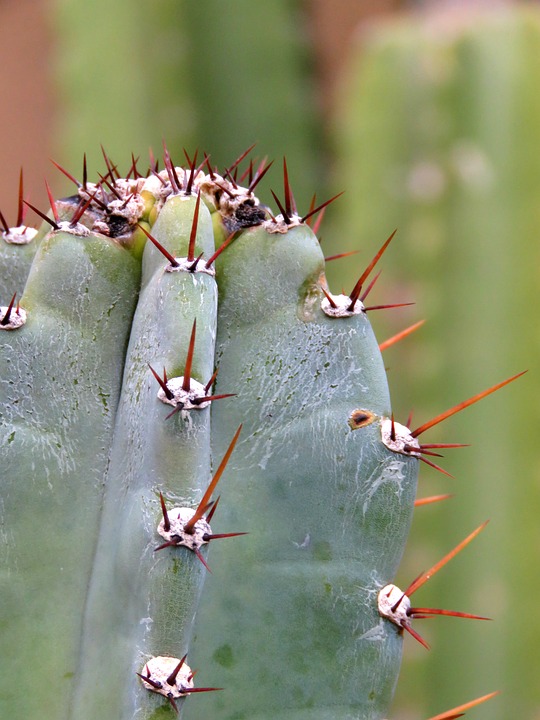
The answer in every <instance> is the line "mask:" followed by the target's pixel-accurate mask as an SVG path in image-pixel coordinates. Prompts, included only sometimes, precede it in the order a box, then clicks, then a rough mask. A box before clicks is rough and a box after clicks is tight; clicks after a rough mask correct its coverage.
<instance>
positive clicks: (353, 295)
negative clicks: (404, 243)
mask: <svg viewBox="0 0 540 720" xmlns="http://www.w3.org/2000/svg"><path fill="white" fill-rule="evenodd" d="M396 233H397V229H396V230H394V232H393V233H392V234H391V235H390V237H389V238H388V239H387V240H386V242H385V243H384V245H383V246H382V247H381V249H380V250H379V252H378V253H377V254H376V255H375V257H374V258H373V260H372V261H371V262H370V263H369V265H368V266H367V268H366V269H365V270H364V272H363V273H362V274H361V275H360V277H359V278H358V281H357V283H356V285H355V286H354V288H353V289H352V292H351V294H350V295H349V297H350V299H351V304H350V306H349V307H348V308H347V309H348V310H350V311H352V310H354V305H355V303H356V301H357V300H358V298H359V297H360V293H361V291H362V285H363V284H364V282H365V281H366V280H367V278H368V276H369V275H370V273H371V271H372V270H373V268H374V267H375V265H376V264H377V263H378V262H379V260H380V258H381V255H382V254H383V253H384V251H385V250H386V248H387V247H388V245H389V244H390V242H391V240H392V238H393V237H394V235H395V234H396Z"/></svg>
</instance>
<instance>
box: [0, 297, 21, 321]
mask: <svg viewBox="0 0 540 720" xmlns="http://www.w3.org/2000/svg"><path fill="white" fill-rule="evenodd" d="M16 297H17V293H13V297H12V298H11V300H10V302H9V305H8V306H7V307H5V306H2V307H0V330H17V329H18V328H20V327H21V326H22V325H24V324H25V322H26V311H25V310H23V309H22V308H21V307H20V306H19V303H17V305H16V306H15V298H16ZM14 307H15V309H14Z"/></svg>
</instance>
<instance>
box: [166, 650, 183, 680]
mask: <svg viewBox="0 0 540 720" xmlns="http://www.w3.org/2000/svg"><path fill="white" fill-rule="evenodd" d="M186 658H187V653H186V654H185V655H184V657H183V658H182V659H181V660H180V662H179V663H178V665H177V666H176V667H175V668H174V670H173V671H172V673H171V674H170V675H169V677H168V678H167V685H174V684H175V682H176V677H177V675H178V673H179V672H180V670H181V668H182V665H183V664H184V662H185V661H186Z"/></svg>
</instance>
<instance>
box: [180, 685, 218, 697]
mask: <svg viewBox="0 0 540 720" xmlns="http://www.w3.org/2000/svg"><path fill="white" fill-rule="evenodd" d="M216 690H223V688H218V687H202V688H190V689H189V690H186V691H185V692H186V694H190V695H191V693H199V692H215V691H216Z"/></svg>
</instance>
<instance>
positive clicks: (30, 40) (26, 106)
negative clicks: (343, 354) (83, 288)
mask: <svg viewBox="0 0 540 720" xmlns="http://www.w3.org/2000/svg"><path fill="white" fill-rule="evenodd" d="M0 77H1V81H2V82H1V87H2V91H1V95H0V98H1V99H0V103H1V111H0V127H1V132H2V137H3V143H2V145H1V147H0V209H1V210H2V212H3V213H4V215H6V216H7V219H8V221H9V222H13V221H14V218H15V215H16V194H17V177H18V173H19V168H20V166H21V165H23V166H24V169H25V173H26V188H27V195H29V196H30V199H31V202H33V203H37V204H39V205H41V206H44V205H45V204H46V200H45V193H44V190H43V176H45V175H46V176H47V177H48V178H49V180H50V181H51V182H52V183H53V185H54V187H55V190H56V192H58V193H64V194H65V193H68V192H71V189H70V187H69V183H68V181H67V180H65V178H63V177H62V176H61V175H59V173H57V172H56V171H54V168H52V166H51V165H50V162H49V157H54V158H55V159H56V160H58V161H59V162H61V163H63V164H64V165H65V166H66V167H68V168H69V170H70V171H72V172H73V173H74V174H75V175H79V176H80V174H81V163H82V155H83V152H85V151H86V152H87V154H88V159H89V166H90V170H91V172H93V173H95V172H96V171H100V172H103V161H102V159H101V150H100V144H103V145H104V147H105V148H106V150H107V152H108V153H109V154H110V156H111V157H112V158H113V160H114V161H115V162H118V164H119V166H120V169H121V170H124V171H127V169H128V167H129V165H130V164H131V152H132V151H133V152H134V153H135V155H136V156H137V155H141V158H142V163H143V166H144V163H145V161H146V158H147V156H148V148H149V147H150V146H151V147H153V148H154V150H155V152H156V154H159V153H160V150H161V143H162V139H163V138H165V139H166V141H167V144H168V146H169V149H170V150H171V152H172V155H173V158H175V159H177V162H178V163H182V157H183V152H182V148H183V147H185V148H186V149H187V150H188V152H190V153H191V152H193V151H194V150H195V149H196V148H199V150H200V151H201V152H202V151H203V150H205V151H206V152H208V153H209V154H210V155H211V158H212V162H213V163H214V164H218V165H223V164H227V163H230V162H232V160H234V159H235V157H236V156H237V155H239V154H240V153H241V152H242V150H243V149H244V148H246V147H247V146H248V145H250V144H251V143H253V142H257V146H256V148H255V150H254V153H253V154H254V155H255V156H256V157H258V158H259V159H262V158H263V157H264V156H268V157H269V158H275V159H276V161H277V162H276V163H275V165H276V166H275V167H274V168H273V169H272V170H271V171H270V174H269V181H268V182H266V183H265V190H264V191H263V192H262V196H263V199H265V200H267V201H268V200H269V198H270V194H269V192H268V188H270V187H272V188H273V189H274V190H275V191H277V192H278V193H280V192H281V172H280V169H279V166H280V165H281V158H282V157H283V155H284V154H285V155H286V156H287V160H288V163H289V168H290V174H291V178H292V184H293V189H294V191H295V195H296V197H297V200H298V204H299V208H300V210H301V211H307V208H308V205H309V201H310V198H311V195H312V193H313V192H316V193H317V198H318V200H319V201H321V202H322V201H323V200H324V199H326V198H327V197H329V196H330V195H331V194H334V193H335V192H338V191H340V190H343V189H345V190H346V193H345V194H344V195H343V196H342V197H341V198H340V199H339V200H338V201H337V202H336V203H335V204H334V205H333V206H332V207H331V208H330V209H329V210H328V212H327V214H326V218H325V221H324V223H323V225H322V227H321V232H320V235H321V238H322V244H323V247H324V249H325V252H326V254H327V255H330V254H334V253H338V252H343V251H346V250H352V249H355V250H359V251H360V252H359V254H358V255H357V256H352V257H350V258H348V259H346V260H338V261H335V262H334V263H332V264H331V265H332V266H331V268H330V270H329V277H330V284H331V287H332V289H333V290H334V292H337V291H339V290H340V288H341V286H343V287H344V288H345V290H347V291H350V290H351V288H352V286H353V284H354V282H355V278H356V277H357V276H358V275H359V274H360V272H361V270H362V269H363V267H364V266H365V265H366V263H367V262H368V260H369V259H370V258H371V256H372V255H373V254H374V253H375V251H376V249H377V248H378V247H379V246H380V245H381V244H382V242H383V241H384V239H385V238H386V237H387V236H388V235H389V234H390V232H391V231H392V230H393V229H394V228H398V234H397V236H396V239H395V241H394V243H393V247H391V248H390V249H389V250H388V252H387V254H386V256H385V258H384V259H383V261H382V262H381V266H382V267H383V275H382V278H381V280H380V281H379V283H378V285H377V286H376V288H375V289H374V290H373V293H372V296H371V298H370V302H371V300H373V304H375V303H379V302H389V303H390V302H406V301H411V300H414V301H415V302H416V305H415V306H413V307H412V308H404V309H399V310H392V311H386V312H383V311H381V312H379V313H375V312H374V313H373V315H372V321H373V323H374V325H375V329H376V330H377V332H378V335H379V337H380V338H381V339H384V338H386V337H388V336H390V335H392V334H393V333H394V332H397V331H399V330H400V329H402V328H404V327H405V326H406V325H408V324H410V323H412V322H414V321H416V320H418V319H420V318H425V319H426V320H427V322H426V324H425V325H424V327H423V328H422V329H420V330H419V331H418V332H417V333H416V334H415V335H414V336H413V337H410V338H408V339H406V340H404V341H403V342H402V343H401V344H400V345H398V346H396V347H393V348H390V349H389V350H388V351H386V353H385V359H386V363H387V366H388V371H389V379H390V383H391V389H392V394H393V398H394V408H395V413H396V418H397V419H399V420H401V421H402V422H405V419H406V417H407V415H408V413H409V410H411V409H413V410H414V420H413V424H416V425H419V424H421V423H423V422H424V421H425V420H427V419H428V418H429V417H431V416H432V415H435V414H437V413H438V412H440V411H442V410H443V409H446V408H447V407H449V406H451V405H453V404H455V403H457V402H459V401H461V400H463V399H465V398H466V397H468V396H470V395H473V394H474V393H476V392H478V391H479V390H482V389H484V388H485V387H488V386H489V385H492V384H494V383H496V382H498V381H499V380H502V379H503V378H505V377H507V376H509V375H512V374H514V373H516V372H519V371H520V370H522V369H525V368H528V369H529V373H528V374H527V375H526V376H525V377H523V378H521V379H520V380H519V381H518V382H517V383H516V384H515V385H513V386H511V387H509V388H505V389H503V390H502V391H501V392H500V393H499V394H498V395H496V396H493V397H490V398H488V399H486V400H485V401H484V402H483V403H482V404H480V405H478V406H475V407H473V408H470V409H468V410H466V411H465V412H464V413H463V414H462V415H459V416H457V417H455V418H452V419H451V420H449V421H448V422H447V423H445V424H444V426H441V427H440V428H437V429H433V430H432V431H431V432H430V433H429V436H427V437H426V440H425V441H426V442H437V441H441V442H444V441H446V442H468V443H472V446H471V447H469V448H465V449H462V450H453V451H448V453H447V455H448V457H447V458H445V460H444V461H442V463H441V464H443V465H444V467H445V469H447V470H448V471H449V472H451V473H452V474H453V475H454V476H455V479H450V478H448V477H445V476H443V475H441V474H439V473H437V472H436V471H434V470H432V469H430V468H427V467H422V470H421V476H420V489H419V495H420V496H425V495H431V494H435V493H440V492H450V493H453V494H454V497H453V498H452V499H451V500H448V501H446V502H445V503H443V504H439V505H437V506H435V505H433V506H428V507H424V508H419V509H418V510H417V512H416V515H415V521H414V525H413V530H412V535H411V539H410V543H409V545H408V546H407V549H406V552H405V556H404V561H403V565H402V568H401V570H400V573H399V577H398V578H397V581H398V584H402V585H403V584H405V585H407V584H408V582H409V581H410V580H411V579H412V577H414V576H416V575H417V574H418V573H419V572H420V571H421V570H423V569H425V568H426V567H429V566H430V565H431V564H432V563H433V562H434V561H435V560H437V559H438V558H439V557H440V556H442V555H443V554H444V553H445V552H446V551H447V550H449V549H450V548H451V547H453V546H454V545H455V544H457V542H458V541H459V540H460V539H461V538H462V537H464V536H465V535H466V534H467V533H468V532H470V531H471V530H472V529H473V528H474V527H476V526H477V525H479V524H480V522H482V521H483V520H485V519H486V518H490V519H491V523H490V525H489V526H488V528H487V529H486V530H485V531H484V533H483V534H482V535H481V536H480V537H479V538H478V540H476V541H475V542H474V544H473V545H471V546H470V547H469V548H467V550H466V551H465V552H464V554H463V555H462V556H460V557H459V558H457V559H455V560H454V561H453V562H452V563H451V564H450V565H449V566H448V567H447V568H445V569H444V570H443V571H442V572H441V573H440V575H439V576H436V577H435V578H434V579H433V580H431V581H430V583H429V584H428V585H427V586H425V587H424V588H422V590H421V591H419V593H418V598H417V599H416V603H417V604H421V605H430V604H431V605H432V606H435V607H448V608H452V609H458V610H464V611H470V612H473V613H480V614H487V615H489V616H491V617H493V618H494V621H495V622H493V623H473V622H469V621H460V620H456V619H451V618H437V619H435V620H433V621H431V622H427V621H426V622H425V623H424V624H423V625H420V622H421V621H419V622H418V623H417V628H418V629H419V630H420V631H421V632H422V633H423V634H424V635H425V637H426V638H427V639H428V641H429V642H430V644H431V645H432V650H431V652H430V653H427V652H426V651H425V650H424V649H423V648H421V647H420V646H417V645H416V644H415V643H414V641H412V639H411V638H409V637H407V638H405V643H406V650H405V661H404V667H403V673H402V677H401V680H400V684H399V687H398V693H397V696H396V701H395V704H394V710H393V714H392V719H393V720H422V719H423V718H427V717H429V716H430V715H434V714H435V713H438V712H442V711H443V710H444V709H447V708H449V707H452V706H454V705H457V704H459V703H461V702H465V701H466V700H469V699H471V698H473V697H475V696H477V695H481V694H484V693H487V692H489V691H491V690H494V689H500V690H501V691H502V692H501V695H500V696H499V697H498V698H496V699H494V700H492V701H491V702H490V703H489V704H488V705H486V706H484V707H479V708H477V709H475V710H471V711H470V716H471V718H472V717H474V718H478V719H479V720H482V719H483V718H484V719H486V720H487V718H490V720H508V719H510V718H512V719H513V718H518V719H520V720H521V719H523V720H539V719H540V683H539V682H538V676H539V674H540V659H539V652H540V651H539V648H540V619H539V613H538V612H537V611H536V599H537V597H538V596H539V595H540V577H539V572H538V566H539V551H540V531H539V526H540V523H539V520H538V516H539V515H540V463H539V458H540V455H539V453H538V449H537V448H538V445H537V442H538V440H537V436H536V432H538V428H539V422H538V420H539V414H540V413H539V404H538V395H539V392H538V390H539V386H540V381H539V377H540V375H539V370H540V367H539V365H540V363H539V357H540V352H539V351H540V347H539V345H540V331H539V322H538V316H539V312H540V303H539V297H540V294H539V290H538V288H539V286H540V202H539V201H540V6H539V4H538V3H533V2H530V3H517V2H514V3H510V2H488V1H487V0H485V1H484V2H478V1H477V2H475V1H472V0H471V1H469V2H466V1H462V2H459V1H457V0H453V1H452V0H447V1H445V2H426V3H418V2H416V3H412V2H410V3H407V2H403V1H398V0H381V1H380V2H369V1H367V0H366V1H365V2H362V1H359V0H357V1H356V2H351V1H350V0H311V1H309V0H305V1H304V2H300V1H299V0H273V2H271V3H254V2H247V0H228V2H224V0H154V2H152V3H148V2H141V0H114V2H110V1H109V2H104V0H95V1H94V2H92V3H82V2H80V0H78V1H77V0H56V1H53V0H48V1H46V0H33V1H30V0H0ZM428 438H429V439H428Z"/></svg>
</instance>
